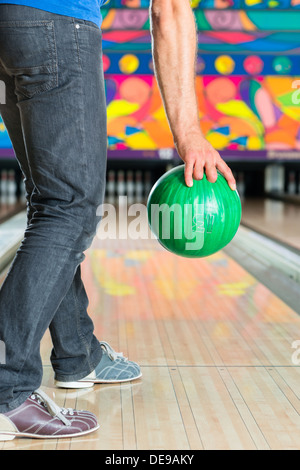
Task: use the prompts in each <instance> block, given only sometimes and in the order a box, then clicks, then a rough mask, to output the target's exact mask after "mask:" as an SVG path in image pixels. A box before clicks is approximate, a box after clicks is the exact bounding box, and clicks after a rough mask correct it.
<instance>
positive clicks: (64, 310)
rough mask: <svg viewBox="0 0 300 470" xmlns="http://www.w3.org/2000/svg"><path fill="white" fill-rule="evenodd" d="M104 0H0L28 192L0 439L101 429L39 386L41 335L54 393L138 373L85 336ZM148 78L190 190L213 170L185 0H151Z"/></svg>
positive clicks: (8, 305) (99, 198)
mask: <svg viewBox="0 0 300 470" xmlns="http://www.w3.org/2000/svg"><path fill="white" fill-rule="evenodd" d="M103 3H104V0H87V1H85V2H83V1H81V0H68V2H66V1H63V2H61V1H58V0H16V1H7V0H5V1H3V0H0V80H2V81H3V82H4V83H5V86H6V103H5V105H2V106H0V111H1V115H2V118H3V120H4V123H5V125H6V127H7V130H8V132H9V135H10V137H11V140H12V143H13V146H14V149H15V153H16V156H17V159H18V161H19V164H20V167H21V169H22V172H23V174H24V181H25V185H26V192H27V202H28V204H27V207H28V225H27V228H26V231H25V235H24V239H23V242H22V245H21V247H20V249H19V250H18V253H17V255H16V257H15V259H14V261H13V264H12V267H11V269H10V271H9V273H8V275H7V277H6V279H5V282H4V284H3V286H2V288H1V291H0V340H1V341H3V342H4V343H5V347H6V363H5V364H3V365H1V366H0V440H7V439H13V438H14V437H16V436H25V437H37V438H38V437H40V438H45V437H47V438H50V437H55V438H59V437H70V436H71V437H72V436H79V435H83V434H86V433H89V432H92V431H95V430H96V429H98V427H99V425H98V422H97V419H96V417H95V416H94V415H92V414H91V413H89V412H83V411H76V410H70V409H67V410H66V409H61V408H59V407H58V406H57V405H56V404H55V403H54V402H53V401H52V400H50V398H49V397H47V395H45V393H44V392H43V391H41V390H40V389H39V387H40V384H41V380H42V363H41V357H40V341H41V339H42V337H43V335H44V333H45V331H46V329H47V328H48V327H49V329H50V333H51V337H52V341H53V351H52V354H51V362H52V366H53V369H54V372H55V380H56V385H57V386H59V387H65V388H82V387H86V386H88V387H90V386H91V385H93V384H96V383H103V382H105V383H117V382H122V381H131V380H136V379H138V378H140V377H141V371H140V368H139V366H138V365H137V364H135V363H134V362H131V361H128V360H127V359H126V358H124V357H123V356H122V355H121V354H119V353H116V352H115V351H114V350H113V349H112V348H111V346H110V345H109V344H107V343H106V342H99V341H98V340H97V339H96V337H95V336H94V334H93V323H92V321H91V319H90V318H89V316H88V314H87V305H88V299H87V296H86V293H85V290H84V286H83V283H82V280H81V273H80V264H81V262H82V261H83V259H84V255H83V252H84V251H85V250H86V249H87V248H88V247H89V246H90V245H91V242H92V240H93V237H94V235H95V231H96V226H97V223H98V222H99V218H98V217H96V211H97V207H98V206H99V205H100V204H101V203H102V202H103V195H104V187H105V175H106V153H107V148H106V145H107V135H106V101H105V89H104V78H103V69H102V60H101V39H102V36H101V29H100V26H101V14H100V6H101V5H102V4H103ZM150 16H151V33H152V40H153V59H154V65H155V73H156V77H157V80H158V83H159V86H160V90H161V94H162V98H163V102H164V106H165V110H166V114H167V117H168V120H169V124H170V128H171V131H172V133H173V137H174V142H175V144H176V148H177V150H178V153H179V155H180V156H181V158H182V159H183V161H184V162H185V180H186V184H187V185H188V186H191V185H192V184H193V178H194V179H201V178H202V176H203V171H205V172H206V175H207V178H208V180H209V181H211V182H213V181H215V180H216V178H217V169H219V170H220V171H221V172H222V173H223V174H224V176H225V177H226V178H227V180H228V183H229V184H230V186H231V187H232V189H234V188H235V180H234V178H233V176H232V173H231V171H230V169H229V168H228V166H227V165H226V164H225V162H224V161H223V160H222V159H221V157H220V155H219V154H218V152H217V151H215V150H214V149H213V148H212V147H211V145H210V144H209V143H208V142H207V141H206V140H205V139H204V137H203V135H202V132H201V129H200V124H199V113H198V106H197V99H196V93H195V86H194V79H195V56H196V28H195V22H194V15H193V12H192V10H191V7H190V4H189V0H180V1H178V0H152V3H151V7H150Z"/></svg>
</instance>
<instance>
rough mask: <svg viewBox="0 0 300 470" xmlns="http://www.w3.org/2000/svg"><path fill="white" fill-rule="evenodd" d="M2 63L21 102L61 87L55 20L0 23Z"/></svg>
mask: <svg viewBox="0 0 300 470" xmlns="http://www.w3.org/2000/svg"><path fill="white" fill-rule="evenodd" d="M0 61H1V63H2V66H3V68H4V69H5V71H6V73H8V74H9V75H10V76H12V77H14V78H15V84H16V94H17V96H18V98H19V99H20V100H21V99H24V98H25V99H26V98H32V97H33V96H35V95H37V94H39V93H42V92H45V91H48V90H51V89H53V88H55V87H57V85H58V71H57V69H58V66H57V52H56V42H55V30H54V21H9V22H1V21H0Z"/></svg>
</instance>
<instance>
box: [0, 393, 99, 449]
mask: <svg viewBox="0 0 300 470" xmlns="http://www.w3.org/2000/svg"><path fill="white" fill-rule="evenodd" d="M98 428H99V424H98V422H97V418H96V417H95V415H93V414H92V413H90V412H88V411H78V410H73V409H71V408H67V409H66V408H60V407H59V406H57V405H56V404H55V403H54V401H53V400H51V399H50V398H49V397H48V395H46V393H44V392H43V391H42V390H40V389H39V390H36V391H35V392H34V393H32V395H31V396H30V397H29V398H28V399H27V400H26V401H25V402H24V403H23V404H22V405H21V406H19V407H18V408H16V409H15V410H12V411H9V412H8V413H2V414H0V441H11V440H13V439H14V438H15V437H28V438H31V439H32V438H36V439H59V438H63V437H64V438H67V437H68V438H70V437H79V436H84V435H85V434H89V433H91V432H93V431H96V430H97V429H98Z"/></svg>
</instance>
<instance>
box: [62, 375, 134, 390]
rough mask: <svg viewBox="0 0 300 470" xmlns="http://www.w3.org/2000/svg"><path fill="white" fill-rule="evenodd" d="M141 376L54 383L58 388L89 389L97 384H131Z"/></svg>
mask: <svg viewBox="0 0 300 470" xmlns="http://www.w3.org/2000/svg"><path fill="white" fill-rule="evenodd" d="M142 375H143V374H140V375H138V376H137V377H133V378H131V379H123V380H97V379H91V380H82V381H78V382H59V381H56V382H55V385H56V387H58V388H78V389H80V388H91V387H93V385H97V384H98V385H99V384H118V383H125V382H133V381H134V380H138V379H140V378H141V377H142Z"/></svg>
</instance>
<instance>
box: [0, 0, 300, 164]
mask: <svg viewBox="0 0 300 470" xmlns="http://www.w3.org/2000/svg"><path fill="white" fill-rule="evenodd" d="M149 3H150V2H149V0H110V1H109V2H108V3H107V4H105V5H104V6H103V7H102V16H103V23H102V31H103V65H104V72H105V79H106V96H107V114H108V144H109V153H108V154H109V157H110V158H114V157H117V158H120V157H124V158H127V157H129V156H130V157H131V158H134V157H136V158H144V157H147V158H149V157H153V158H172V157H175V156H176V152H175V149H174V144H173V140H172V135H171V132H170V129H169V126H168V122H167V119H166V116H165V112H164V109H163V105H162V100H161V96H160V93H159V90H158V86H157V83H156V79H155V77H154V74H153V62H152V54H151V35H150V31H149V27H150V23H149ZM191 5H192V7H193V9H194V14H195V19H196V23H197V28H198V57H197V64H196V73H197V78H196V87H197V96H198V103H199V116H200V118H201V125H202V129H203V132H204V133H205V135H206V137H207V139H208V140H210V141H211V143H212V144H213V145H214V146H215V147H216V148H217V149H218V150H219V151H220V152H221V154H222V156H224V158H237V159H243V158H247V159H249V158H279V157H283V158H285V157H286V158H292V159H295V158H299V159H300V59H299V57H300V54H299V53H300V30H299V24H300V0H268V1H267V0H191ZM1 147H2V148H7V147H10V141H9V138H8V136H7V133H6V131H5V128H4V125H3V123H1V121H0V152H1ZM276 152H277V153H276ZM278 152H279V153H278ZM280 152H281V153H280Z"/></svg>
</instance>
